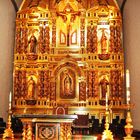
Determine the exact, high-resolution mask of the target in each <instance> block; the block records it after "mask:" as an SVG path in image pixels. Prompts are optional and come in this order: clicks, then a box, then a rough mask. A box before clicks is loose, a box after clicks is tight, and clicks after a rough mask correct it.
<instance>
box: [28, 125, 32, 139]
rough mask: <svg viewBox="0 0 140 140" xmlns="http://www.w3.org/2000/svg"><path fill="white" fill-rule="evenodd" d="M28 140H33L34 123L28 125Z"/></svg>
mask: <svg viewBox="0 0 140 140" xmlns="http://www.w3.org/2000/svg"><path fill="white" fill-rule="evenodd" d="M27 140H33V132H32V123H31V122H28V124H27Z"/></svg>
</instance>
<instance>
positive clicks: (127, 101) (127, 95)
mask: <svg viewBox="0 0 140 140" xmlns="http://www.w3.org/2000/svg"><path fill="white" fill-rule="evenodd" d="M126 103H127V104H129V103H130V74H129V70H128V69H127V70H126Z"/></svg>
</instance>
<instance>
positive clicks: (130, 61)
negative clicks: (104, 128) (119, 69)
mask: <svg viewBox="0 0 140 140" xmlns="http://www.w3.org/2000/svg"><path fill="white" fill-rule="evenodd" d="M139 6H140V0H127V2H126V5H125V8H124V18H123V24H124V49H125V64H126V68H128V69H129V70H130V86H131V87H130V90H131V103H133V104H135V106H134V108H133V109H132V116H133V125H134V129H138V130H140V119H139V118H140V109H139V107H140V7H139Z"/></svg>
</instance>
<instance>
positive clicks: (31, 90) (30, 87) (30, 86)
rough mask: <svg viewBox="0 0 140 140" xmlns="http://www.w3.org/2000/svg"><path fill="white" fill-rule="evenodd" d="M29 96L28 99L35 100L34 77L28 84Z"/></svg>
mask: <svg viewBox="0 0 140 140" xmlns="http://www.w3.org/2000/svg"><path fill="white" fill-rule="evenodd" d="M27 90H28V91H27V93H28V94H27V96H28V98H34V95H35V81H34V79H33V77H31V78H30V80H29V81H28V84H27Z"/></svg>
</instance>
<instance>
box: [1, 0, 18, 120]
mask: <svg viewBox="0 0 140 140" xmlns="http://www.w3.org/2000/svg"><path fill="white" fill-rule="evenodd" d="M14 31H15V10H14V7H13V5H12V3H11V1H10V0H0V117H3V118H4V119H6V118H7V110H8V100H9V99H8V98H9V93H10V91H11V89H12V62H13V46H14Z"/></svg>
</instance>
